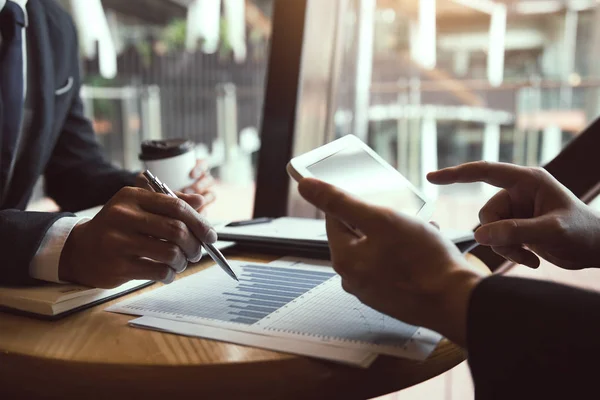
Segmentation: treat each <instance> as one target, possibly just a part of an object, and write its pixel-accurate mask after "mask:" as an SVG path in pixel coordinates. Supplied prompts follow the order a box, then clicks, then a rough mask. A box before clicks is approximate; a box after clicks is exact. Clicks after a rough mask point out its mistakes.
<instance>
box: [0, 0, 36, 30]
mask: <svg viewBox="0 0 600 400" xmlns="http://www.w3.org/2000/svg"><path fill="white" fill-rule="evenodd" d="M6 1H7V0H0V11H2V9H3V8H4V6H5V5H6ZM8 1H12V2H13V3H17V4H18V5H19V6H21V8H22V9H23V12H24V13H25V26H27V25H29V16H28V15H27V2H28V1H29V0H8Z"/></svg>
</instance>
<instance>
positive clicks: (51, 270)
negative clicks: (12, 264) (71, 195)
mask: <svg viewBox="0 0 600 400" xmlns="http://www.w3.org/2000/svg"><path fill="white" fill-rule="evenodd" d="M89 220H90V218H85V217H63V218H61V219H59V220H57V221H56V222H55V223H54V225H52V226H51V227H50V229H48V231H47V232H46V236H44V239H42V243H41V244H40V247H39V248H38V250H37V252H36V253H35V256H34V257H33V260H31V264H29V276H30V277H32V278H33V279H38V280H41V281H48V282H55V283H67V282H63V281H61V280H60V279H59V276H58V266H59V263H60V255H61V253H62V249H63V247H64V246H65V242H66V241H67V238H68V237H69V235H70V234H71V231H72V230H73V228H74V227H76V226H77V225H79V224H82V223H84V222H87V221H89Z"/></svg>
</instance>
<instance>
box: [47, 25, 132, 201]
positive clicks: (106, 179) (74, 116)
mask: <svg viewBox="0 0 600 400" xmlns="http://www.w3.org/2000/svg"><path fill="white" fill-rule="evenodd" d="M69 22H71V25H72V29H71V32H72V37H70V38H66V40H65V42H67V43H69V42H70V43H72V45H73V46H75V48H77V46H78V45H77V36H76V32H75V27H74V25H73V23H72V21H71V20H70V19H69ZM73 54H75V55H76V54H77V52H76V51H74V52H73ZM71 65H72V68H71V69H72V75H73V78H74V81H75V82H74V86H73V88H72V89H71V90H75V94H74V96H73V101H72V103H71V105H70V109H69V111H68V113H67V117H66V119H65V121H64V123H63V125H62V130H61V132H60V136H59V138H58V141H57V143H56V147H55V148H54V151H53V152H52V155H51V157H50V161H49V163H48V165H47V167H46V171H45V178H46V179H45V182H46V192H47V194H48V195H49V196H50V197H52V198H53V199H54V200H55V201H56V202H57V204H58V205H59V206H60V207H61V209H62V210H66V211H80V210H84V209H87V208H91V207H94V206H98V205H101V204H103V203H106V202H107V201H108V200H109V199H110V198H111V197H112V196H113V195H114V194H115V193H116V192H118V191H119V190H120V189H121V188H123V187H124V186H132V185H134V184H135V174H133V173H131V172H127V171H124V170H120V169H117V168H115V167H113V166H112V165H110V164H109V163H108V162H107V161H106V160H105V158H104V156H103V154H102V150H101V147H100V145H99V144H98V142H97V141H96V137H95V134H94V130H93V128H92V125H91V123H90V121H89V120H88V119H87V118H86V117H85V115H84V110H83V102H82V100H81V97H80V95H79V91H80V89H81V75H80V72H79V60H78V58H77V57H76V56H75V57H73V59H72V60H71Z"/></svg>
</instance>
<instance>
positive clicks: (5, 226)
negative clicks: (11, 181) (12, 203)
mask: <svg viewBox="0 0 600 400" xmlns="http://www.w3.org/2000/svg"><path fill="white" fill-rule="evenodd" d="M65 216H72V214H69V213H38V212H26V211H21V210H2V211H0V243H2V248H3V249H6V251H4V252H3V254H2V266H1V268H0V269H1V271H2V273H1V274H0V285H22V284H33V283H36V282H37V283H38V284H39V282H38V281H35V280H33V279H32V278H30V277H29V265H30V264H31V260H32V259H33V256H34V255H35V254H36V252H37V250H38V248H39V247H40V243H41V242H42V239H43V238H44V236H45V235H46V232H47V231H48V229H49V228H50V227H51V226H52V225H53V224H54V222H56V220H58V219H59V218H61V217H65Z"/></svg>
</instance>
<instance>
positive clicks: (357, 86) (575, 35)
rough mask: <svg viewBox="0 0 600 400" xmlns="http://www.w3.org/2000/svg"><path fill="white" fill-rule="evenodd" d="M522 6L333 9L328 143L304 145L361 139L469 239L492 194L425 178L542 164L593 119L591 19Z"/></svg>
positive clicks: (591, 7)
mask: <svg viewBox="0 0 600 400" xmlns="http://www.w3.org/2000/svg"><path fill="white" fill-rule="evenodd" d="M463 3H464V4H463ZM475 3H476V2H472V4H475ZM533 3H534V2H530V1H529V2H524V1H523V2H520V1H496V2H485V4H488V5H490V7H487V8H486V7H478V8H474V7H473V6H469V4H471V2H454V1H450V0H437V1H436V2H431V1H425V0H421V1H420V2H419V1H409V0H399V1H390V0H377V1H375V0H347V1H342V0H337V4H338V5H339V12H340V18H338V21H339V23H340V24H342V26H341V29H340V30H339V31H338V32H340V34H339V39H338V40H339V43H338V45H337V51H338V52H339V54H340V55H339V57H338V58H339V60H341V61H340V62H339V65H337V66H334V67H335V68H333V70H336V68H337V73H336V74H335V75H332V76H331V77H330V78H331V80H333V81H335V82H336V84H335V85H332V87H334V88H335V89H336V91H337V96H334V98H335V99H336V101H335V102H334V103H333V105H332V107H331V108H330V109H329V113H330V114H331V115H332V116H333V120H334V121H335V127H334V134H333V135H329V134H328V132H315V133H313V135H322V137H323V138H324V140H323V141H322V142H326V141H327V140H328V139H329V138H332V137H340V136H343V135H346V134H350V133H352V134H355V135H357V136H359V137H361V138H363V139H365V140H366V141H367V142H368V144H369V145H370V146H371V147H373V148H374V149H375V150H376V151H377V152H378V153H379V154H380V155H381V156H382V157H384V158H385V159H386V160H387V161H388V162H389V163H390V164H391V165H393V166H395V167H396V168H397V169H398V170H399V171H400V172H401V173H402V174H404V175H405V176H406V177H407V178H408V179H410V180H411V181H412V182H413V183H414V184H415V185H417V186H419V187H421V188H422V189H423V190H424V191H425V192H426V193H427V194H428V195H429V196H430V197H432V198H433V199H435V200H436V204H437V206H436V212H435V215H434V218H435V219H436V220H437V221H438V222H439V223H440V224H441V225H442V226H443V227H449V228H458V229H470V228H473V227H474V226H475V225H476V224H477V223H478V216H477V210H478V209H479V208H480V207H481V206H482V205H483V204H485V202H486V201H487V200H488V199H489V198H490V197H491V196H492V195H493V194H494V193H495V192H496V191H497V190H496V189H495V188H490V187H487V186H485V185H482V184H470V185H453V186H445V187H435V186H433V185H431V184H429V183H428V182H427V181H426V180H425V178H424V177H425V174H426V173H427V172H429V171H432V170H435V169H437V168H443V167H449V166H453V165H457V164H461V163H465V162H469V161H476V160H487V161H501V162H509V163H515V164H520V165H526V166H538V165H544V164H545V163H547V162H548V161H550V160H551V159H552V158H553V157H555V156H556V155H557V154H558V153H559V152H560V151H561V149H562V148H563V147H564V146H565V145H566V144H568V142H569V141H570V140H572V139H573V138H574V137H576V136H577V134H578V132H580V131H581V130H583V128H584V127H586V126H587V125H588V124H589V123H590V122H591V121H592V120H593V119H595V117H596V116H597V114H598V94H599V93H598V79H597V75H598V72H597V71H598V70H599V69H598V61H597V57H595V54H596V52H594V51H593V49H595V48H597V45H598V38H600V35H599V33H600V31H599V30H598V29H599V28H598V26H599V24H598V22H599V21H600V8H598V7H597V6H596V3H595V2H589V3H586V5H585V6H582V7H579V8H577V9H567V8H564V7H558V8H556V7H555V8H552V7H542V6H541V5H540V4H541V3H546V2H538V3H539V4H538V5H539V7H535V6H534V4H533ZM309 4H310V5H311V7H319V6H318V5H317V1H312V2H309ZM481 4H484V3H481ZM420 5H424V6H420ZM310 16H311V15H310V13H309V18H310ZM308 24H310V20H309V21H308ZM311 34H312V33H311V32H310V31H309V32H308V33H307V35H311ZM315 35H316V33H315ZM307 43H310V39H307ZM314 45H317V44H314ZM365 55H366V56H369V57H370V59H371V60H372V62H371V63H370V68H368V69H365V68H362V69H361V68H360V65H361V63H364V57H365ZM361 74H362V75H361ZM365 74H366V75H365ZM365 76H370V79H369V82H368V84H367V85H365V84H364V77H365ZM305 79H307V78H306V77H305ZM365 91H366V95H367V98H368V102H367V103H366V104H367V105H366V106H363V104H361V102H360V101H357V99H359V98H361V97H364V95H365ZM365 114H366V115H367V118H366V123H365V124H364V125H361V123H360V121H361V120H362V118H363V117H362V116H363V115H365ZM303 134H304V135H306V134H307V133H306V132H303Z"/></svg>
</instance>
